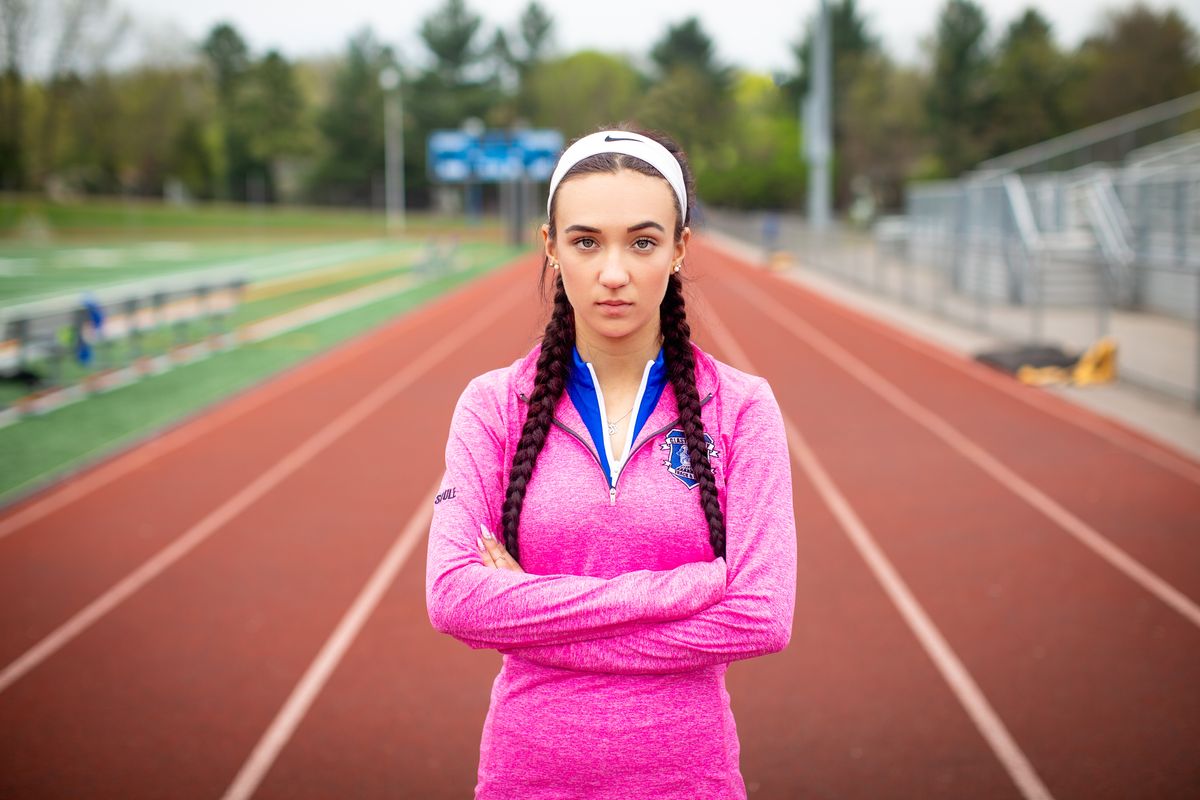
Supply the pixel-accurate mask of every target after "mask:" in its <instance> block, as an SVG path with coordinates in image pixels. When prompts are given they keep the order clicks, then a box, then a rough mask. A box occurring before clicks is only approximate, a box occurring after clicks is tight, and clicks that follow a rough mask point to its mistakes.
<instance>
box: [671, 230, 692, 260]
mask: <svg viewBox="0 0 1200 800" xmlns="http://www.w3.org/2000/svg"><path fill="white" fill-rule="evenodd" d="M691 240H692V229H691V228H688V227H686V226H685V227H684V229H683V231H682V232H681V233H680V234H679V241H678V242H676V243H675V258H674V259H672V261H673V262H674V263H676V264H678V263H679V262H680V261H683V259H684V258H686V257H687V248H688V242H690V241H691Z"/></svg>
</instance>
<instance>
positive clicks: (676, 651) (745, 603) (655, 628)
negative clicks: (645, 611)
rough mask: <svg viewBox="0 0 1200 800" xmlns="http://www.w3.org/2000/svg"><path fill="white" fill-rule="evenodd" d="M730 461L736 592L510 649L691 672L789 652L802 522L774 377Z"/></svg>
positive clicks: (641, 670)
mask: <svg viewBox="0 0 1200 800" xmlns="http://www.w3.org/2000/svg"><path fill="white" fill-rule="evenodd" d="M732 441H733V445H732V446H731V448H730V449H731V450H732V452H731V453H730V455H729V459H728V461H727V463H726V474H725V479H726V509H725V531H726V534H725V539H726V544H725V547H726V558H727V559H728V581H729V583H728V586H727V587H726V590H725V596H724V598H723V599H721V600H720V601H719V602H718V603H716V604H714V605H712V606H709V607H708V608H705V609H703V610H700V611H698V612H697V613H695V614H693V615H691V616H689V617H687V618H685V619H678V620H674V621H668V622H661V623H653V622H648V623H646V624H643V625H640V626H638V627H637V629H636V630H634V631H632V632H628V633H621V634H617V635H610V636H603V637H596V638H592V639H589V640H586V641H577V642H573V643H568V644H560V645H549V646H533V647H515V648H508V649H502V650H501V652H503V653H507V654H510V655H513V656H515V657H518V658H523V659H528V660H530V661H533V662H536V663H539V664H542V665H545V666H552V667H559V668H562V669H572V670H580V671H588V672H609V673H618V674H647V673H668V672H681V671H686V670H692V669H697V668H700V667H705V666H710V665H713V664H719V663H727V662H730V661H735V660H738V659H745V658H754V657H756V656H761V655H766V654H768V653H773V652H776V651H779V650H782V649H783V648H784V647H786V646H787V644H788V642H789V641H790V638H791V629H792V616H793V610H794V606H795V599H796V523H795V517H794V516H793V510H792V481H791V463H790V461H789V457H788V449H787V434H786V432H785V429H784V425H783V417H782V414H781V413H780V411H779V406H778V404H777V403H776V401H775V396H774V394H773V393H772V392H771V389H770V386H769V385H768V384H767V382H766V381H765V380H764V381H763V382H762V383H761V384H760V385H759V386H758V387H757V388H756V390H755V391H754V393H753V395H752V397H751V399H750V400H749V402H748V403H747V405H746V407H745V408H744V409H743V411H742V412H741V414H740V415H739V417H738V422H737V426H736V429H735V434H734V437H733V439H732Z"/></svg>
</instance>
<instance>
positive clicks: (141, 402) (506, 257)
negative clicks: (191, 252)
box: [0, 246, 522, 504]
mask: <svg viewBox="0 0 1200 800" xmlns="http://www.w3.org/2000/svg"><path fill="white" fill-rule="evenodd" d="M520 252H522V249H521V248H513V247H494V246H493V247H488V246H477V247H474V248H470V249H469V250H468V252H467V253H466V254H464V256H463V258H464V260H465V261H466V268H465V269H463V270H461V271H459V272H455V273H450V274H446V275H442V276H440V277H435V278H433V279H432V280H430V281H429V282H427V283H424V284H421V285H418V286H416V287H414V288H412V289H410V290H408V291H405V292H402V293H400V294H398V295H395V296H392V297H388V298H384V299H381V300H379V301H376V302H374V303H371V304H369V305H367V306H363V307H361V308H358V309H355V310H353V311H349V312H346V313H344V314H340V315H338V316H336V317H332V318H330V319H327V320H323V321H320V322H315V323H312V324H311V325H307V326H305V327H303V328H298V329H296V330H294V331H291V332H289V333H286V334H282V335H280V336H277V337H275V338H272V339H267V340H264V341H262V342H258V343H254V344H248V345H244V346H242V347H239V348H237V349H235V350H231V351H228V352H225V353H218V354H215V355H213V356H210V357H208V358H206V359H204V360H202V361H198V362H195V363H192V364H187V365H184V366H180V367H176V368H175V369H173V370H171V371H170V372H167V373H164V374H162V375H155V376H150V377H146V378H143V379H142V380H140V381H138V382H136V383H133V384H131V385H128V386H125V387H122V388H119V389H115V390H113V391H111V392H106V393H103V394H99V395H92V396H90V397H88V398H87V399H86V400H83V401H81V402H78V403H74V404H72V405H68V406H64V407H63V408H60V409H57V410H55V411H52V412H50V413H48V414H45V415H42V416H34V417H26V418H24V419H22V420H21V421H19V422H17V423H15V424H13V425H10V426H8V427H7V428H3V429H0V451H2V452H4V453H5V454H6V458H4V459H3V460H0V504H2V503H5V502H8V501H11V500H13V499H15V498H16V497H18V496H20V495H21V494H24V493H25V492H26V491H29V490H31V489H32V488H33V487H36V486H38V485H41V484H43V483H45V482H47V481H49V480H51V479H53V478H54V477H55V476H61V475H63V474H64V473H67V472H70V471H73V470H74V469H77V468H79V467H81V466H83V465H86V464H87V463H90V462H92V461H94V460H96V459H97V458H100V457H102V456H103V455H104V454H106V453H109V452H112V451H113V450H115V449H119V448H121V447H123V446H126V445H128V444H130V443H132V442H134V441H137V440H139V439H141V438H143V437H145V436H147V435H149V434H151V433H153V432H154V431H156V430H159V429H162V428H163V427H164V426H167V425H170V424H171V423H173V422H175V421H177V420H179V419H181V418H183V417H186V416H188V415H190V414H193V413H196V412H197V411H199V410H201V409H203V408H205V407H206V406H209V405H211V404H213V403H215V402H217V401H219V400H221V399H223V398H225V397H228V396H229V395H231V394H233V393H235V392H238V391H241V390H243V389H245V388H247V387H249V386H252V385H253V384H255V383H258V382H260V381H262V380H264V379H266V378H268V377H269V376H271V375H273V374H275V373H278V372H279V371H280V370H283V369H286V368H288V367H290V366H292V365H294V364H297V363H298V362H300V361H302V360H304V359H306V358H311V357H312V356H314V355H316V354H318V353H320V352H322V351H324V350H326V349H328V348H329V347H331V346H333V345H335V344H338V343H339V342H342V341H345V340H347V339H349V338H351V337H354V336H358V335H361V334H363V333H365V332H366V331H368V330H370V329H372V328H374V327H377V326H379V325H382V324H386V323H387V322H389V321H390V320H392V319H394V318H395V317H396V316H397V315H401V314H404V313H406V312H408V311H410V310H412V309H413V308H415V307H416V306H418V305H420V304H422V303H424V302H426V301H428V300H430V299H432V298H435V297H437V296H438V295H440V294H442V293H443V292H445V291H447V290H449V289H451V288H453V287H455V286H458V285H460V284H462V283H464V282H466V281H469V280H471V279H472V278H474V277H477V276H478V275H480V274H483V273H485V272H487V271H488V270H490V269H493V268H495V267H497V266H499V265H500V264H503V263H506V262H508V261H510V260H511V259H512V258H514V257H515V256H516V255H518V254H519V253H520ZM380 277H382V275H376V276H375V277H374V280H378V279H379V278H380ZM360 280H361V281H366V280H367V277H360V278H352V279H348V280H347V281H346V282H343V283H341V284H336V285H335V286H336V289H337V291H345V290H347V289H348V288H353V287H354V286H356V285H360V284H359V283H358V282H359V281H360ZM327 288H328V290H329V293H336V292H334V286H333V285H331V286H330V287H327ZM316 296H317V295H314V294H312V293H311V290H307V289H306V290H304V293H302V294H298V295H297V296H295V297H292V298H286V296H277V297H274V298H271V301H270V303H269V304H268V305H262V306H260V307H259V309H258V311H261V312H262V313H263V315H268V312H269V313H276V312H278V311H280V310H282V309H285V308H286V307H287V306H288V304H289V303H295V304H297V305H299V304H303V303H304V302H311V301H312V300H313V299H314V298H315V297H316ZM263 302H264V303H266V302H267V301H263ZM245 313H246V314H251V315H252V314H253V313H254V312H253V311H252V310H251V309H246V311H245Z"/></svg>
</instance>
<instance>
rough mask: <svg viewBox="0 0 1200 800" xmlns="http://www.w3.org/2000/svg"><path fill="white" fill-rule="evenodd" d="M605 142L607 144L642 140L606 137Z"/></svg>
mask: <svg viewBox="0 0 1200 800" xmlns="http://www.w3.org/2000/svg"><path fill="white" fill-rule="evenodd" d="M604 141H606V142H640V141H642V140H641V139H625V138H623V137H620V136H605V137H604Z"/></svg>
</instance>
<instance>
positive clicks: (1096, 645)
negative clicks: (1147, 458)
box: [709, 257, 1200, 800]
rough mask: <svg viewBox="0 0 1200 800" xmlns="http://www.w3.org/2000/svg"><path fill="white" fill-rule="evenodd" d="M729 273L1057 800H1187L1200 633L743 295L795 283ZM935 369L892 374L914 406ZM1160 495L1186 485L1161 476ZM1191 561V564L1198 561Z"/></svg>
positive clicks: (824, 435) (801, 417)
mask: <svg viewBox="0 0 1200 800" xmlns="http://www.w3.org/2000/svg"><path fill="white" fill-rule="evenodd" d="M713 260H714V262H715V263H716V264H720V265H722V267H723V268H724V269H723V271H722V272H719V273H714V274H719V275H720V276H721V277H720V278H719V279H718V280H714V281H713V282H714V284H715V286H714V288H715V289H717V291H714V292H712V293H711V294H710V295H709V296H710V297H711V298H713V302H714V305H715V307H716V308H717V309H718V311H719V312H720V313H721V314H722V316H728V317H730V318H731V319H736V318H740V319H741V320H743V321H744V325H745V326H746V327H751V326H753V328H754V329H756V331H757V333H758V336H757V345H751V344H747V350H748V351H749V352H750V353H751V356H752V358H754V359H755V361H756V363H759V362H761V368H762V369H763V371H764V374H767V375H768V376H769V375H772V374H775V375H781V376H782V375H788V374H789V370H790V374H791V375H793V376H798V375H803V376H805V378H806V379H807V380H806V383H807V386H808V387H809V388H805V387H803V386H798V385H797V381H796V380H795V379H794V378H792V379H790V380H788V381H786V382H785V383H784V384H783V385H781V386H776V393H777V396H779V398H780V401H781V404H783V407H784V411H785V413H787V414H789V415H791V416H792V418H793V419H794V420H795V421H796V423H797V424H798V425H799V426H800V427H801V428H802V429H803V430H804V432H805V435H806V436H809V437H810V439H811V440H812V443H813V445H814V447H815V448H816V450H817V451H818V453H819V454H820V456H821V458H822V459H823V460H824V461H825V462H826V466H827V467H828V468H829V470H830V472H831V473H832V474H833V475H834V477H835V480H837V481H838V482H839V485H842V486H843V487H844V490H845V491H846V492H847V494H848V495H849V496H850V498H851V501H852V502H853V503H855V505H856V507H857V508H858V510H859V513H860V514H861V516H863V518H864V520H865V521H866V522H867V524H868V525H869V527H870V528H871V529H872V530H873V531H875V532H876V535H877V537H878V538H879V539H880V541H881V543H882V545H883V546H884V548H885V550H886V552H887V553H888V555H889V556H890V557H891V558H892V560H893V561H894V563H896V565H897V566H898V567H899V569H900V571H901V573H902V574H903V575H904V577H905V579H906V580H907V581H908V582H909V584H910V586H912V587H913V588H914V590H915V591H916V592H917V594H918V596H919V598H920V600H921V601H922V603H924V604H925V605H926V608H927V609H928V610H929V611H930V612H931V614H932V615H933V617H934V619H935V621H936V622H937V624H938V625H939V626H940V627H942V629H943V631H944V632H945V633H946V634H947V636H948V638H949V639H950V641H951V643H952V645H953V646H954V647H955V648H956V650H958V651H959V653H960V655H961V656H962V658H963V660H964V662H965V663H966V664H967V666H968V668H969V669H970V671H971V672H972V674H973V675H974V676H975V677H976V679H977V680H978V682H979V683H980V685H981V686H982V687H983V688H984V691H985V694H986V695H987V696H988V697H989V699H991V700H992V702H993V705H994V706H995V707H996V708H997V709H998V710H999V711H1000V713H1001V715H1002V716H1003V717H1004V718H1005V720H1006V721H1007V722H1008V724H1009V727H1010V729H1011V730H1012V731H1013V733H1014V735H1016V737H1017V740H1018V742H1019V743H1020V744H1021V746H1022V747H1023V748H1024V749H1025V750H1026V752H1027V753H1028V754H1029V755H1030V756H1031V758H1033V760H1034V765H1035V767H1036V768H1037V769H1038V771H1039V773H1040V774H1042V775H1043V777H1044V778H1045V779H1046V780H1047V783H1048V785H1049V787H1050V789H1051V790H1052V791H1053V792H1054V795H1055V796H1056V797H1059V798H1060V800H1061V798H1065V797H1089V798H1090V797H1131V796H1145V795H1146V794H1147V793H1150V794H1153V795H1154V796H1166V797H1170V796H1179V797H1186V796H1188V795H1187V792H1188V787H1194V786H1195V785H1196V779H1197V778H1198V777H1200V776H1198V774H1197V770H1196V768H1195V766H1194V764H1196V763H1200V758H1198V756H1200V747H1198V746H1197V744H1196V742H1198V741H1200V690H1198V688H1197V685H1196V682H1195V680H1194V678H1195V675H1196V674H1198V672H1197V670H1198V668H1200V636H1197V635H1196V631H1195V629H1194V628H1193V627H1191V626H1190V625H1189V624H1188V623H1187V622H1186V621H1185V620H1184V618H1183V617H1181V616H1179V615H1177V614H1175V613H1174V612H1173V611H1171V610H1169V609H1167V607H1166V606H1164V605H1162V604H1161V603H1160V602H1158V601H1157V600H1156V599H1154V598H1152V597H1150V596H1149V595H1147V594H1145V592H1144V591H1143V590H1141V589H1140V588H1139V587H1137V586H1135V585H1134V584H1132V582H1130V581H1128V580H1127V579H1125V578H1124V577H1123V576H1121V575H1120V574H1119V573H1116V572H1115V571H1113V570H1112V569H1111V568H1109V567H1108V565H1107V564H1105V563H1104V562H1101V561H1099V559H1097V558H1095V556H1093V555H1092V554H1091V553H1089V552H1087V551H1085V550H1083V548H1080V547H1079V546H1078V545H1077V543H1075V542H1073V541H1072V540H1070V539H1069V538H1068V537H1066V536H1065V535H1064V534H1063V533H1062V531H1061V530H1056V529H1055V526H1053V525H1052V524H1049V523H1048V521H1047V520H1046V518H1045V517H1044V516H1041V515H1040V514H1037V513H1036V512H1033V511H1032V509H1031V508H1030V507H1029V506H1027V505H1025V504H1023V503H1020V502H1019V501H1017V502H1014V497H1013V496H1012V495H1011V494H1009V493H1007V492H1006V490H1004V489H1003V488H1001V487H999V485H998V484H996V483H995V482H994V481H992V480H991V479H989V478H988V477H987V476H986V475H984V474H982V473H980V472H979V471H978V470H977V469H976V468H975V467H973V466H972V465H970V464H969V463H967V462H964V461H963V460H962V459H961V457H959V456H957V455H956V454H955V453H953V452H952V451H949V450H948V448H946V447H945V445H944V444H942V443H941V442H940V441H938V440H936V439H935V438H934V437H932V436H931V435H930V434H929V432H928V431H926V430H924V429H922V428H920V427H919V426H917V425H915V424H914V423H913V422H912V421H911V420H910V419H908V418H907V417H904V416H903V415H900V414H898V413H897V412H896V411H895V409H893V408H891V407H890V406H888V405H887V404H885V403H883V402H882V401H881V400H879V399H878V398H877V397H872V396H871V395H870V393H868V392H864V391H862V385H861V384H857V382H856V381H853V380H852V379H851V378H849V377H848V376H847V375H846V373H844V372H842V371H841V370H840V369H838V368H837V367H836V366H834V365H832V364H831V363H830V362H829V361H828V360H827V359H825V358H824V357H822V356H820V355H818V354H816V353H815V352H813V351H812V350H811V348H810V347H809V346H808V345H807V344H805V343H804V342H801V341H799V340H797V339H796V337H795V336H792V335H790V334H789V333H788V332H787V331H786V330H785V329H783V328H781V327H779V326H778V325H777V324H776V323H775V322H773V321H772V320H770V319H768V318H766V317H765V316H764V314H763V313H762V311H761V309H759V308H757V307H755V306H754V305H752V304H750V303H748V302H747V301H746V299H745V298H744V297H743V296H742V295H741V294H740V293H738V292H736V291H735V290H734V289H733V288H732V286H731V285H730V282H732V281H734V280H754V281H756V282H760V283H762V284H763V285H767V286H772V285H773V283H775V282H778V283H782V282H781V281H778V279H773V278H771V276H764V275H752V274H750V273H749V270H747V269H745V268H744V267H741V266H739V265H737V264H734V263H730V260H729V259H726V258H719V257H714V259H713ZM763 278H766V279H767V280H762V279H763ZM772 296H773V297H774V298H776V299H785V298H791V302H790V303H789V305H792V307H793V308H798V309H800V310H802V311H803V312H804V313H805V314H806V316H807V318H808V319H809V321H810V323H814V322H815V320H816V318H817V316H816V315H808V307H807V305H803V304H801V303H800V302H799V301H798V300H796V299H795V296H794V295H789V294H788V293H786V292H785V291H784V290H783V288H772ZM730 324H731V326H732V325H734V323H733V322H732V321H731V322H730ZM843 324H846V323H843ZM826 333H827V334H828V333H829V331H826ZM838 341H839V342H841V339H840V338H839V339H838ZM882 341H883V340H881V342H882ZM880 348H881V349H884V347H883V344H882V343H881V344H880ZM863 349H864V350H867V349H868V348H867V347H865V346H864V348H863ZM886 352H887V354H888V355H889V356H894V355H895V354H896V353H897V352H898V351H896V349H895V348H886ZM856 355H859V354H858V353H856ZM860 357H861V356H860ZM909 360H913V359H912V357H911V354H910V355H909ZM927 366H928V365H914V366H913V367H912V369H911V370H910V369H909V368H908V365H907V363H892V372H893V375H892V376H891V378H892V379H893V380H894V381H895V382H896V383H898V384H899V385H900V386H901V388H902V389H903V390H905V391H910V389H912V386H913V384H914V382H915V381H918V380H922V379H924V373H923V372H922V367H927ZM856 384H857V385H858V387H859V388H858V389H857V390H856V389H855V388H854V387H855V385H856ZM942 385H945V384H942ZM943 402H947V401H945V398H943ZM951 404H953V403H951ZM970 405H971V406H972V408H973V409H974V412H973V413H974V414H975V415H977V416H985V414H986V412H987V410H988V409H989V408H992V409H993V411H994V409H995V406H996V405H998V404H994V403H992V402H991V400H990V398H989V397H988V396H987V394H986V393H983V394H981V393H979V392H978V391H976V392H975V395H974V396H972V397H971V401H970ZM999 405H1001V412H1002V413H1003V414H1006V415H1007V414H1009V413H1010V412H1011V409H1010V408H1005V407H1003V404H999ZM1025 413H1026V414H1027V415H1028V414H1029V410H1028V409H1027V410H1026V411H1025ZM1006 418H1008V420H1009V424H1011V425H1014V426H1019V425H1021V424H1022V420H1021V419H1020V418H1011V417H1006ZM1040 422H1041V420H1037V421H1036V423H1035V424H1040ZM1018 435H1020V434H1018ZM875 454H878V457H876V456H875ZM1056 454H1057V455H1058V457H1059V460H1060V468H1062V467H1063V465H1064V464H1065V465H1070V464H1071V463H1073V462H1072V461H1071V458H1072V454H1073V456H1074V457H1076V458H1084V459H1086V458H1087V454H1086V453H1083V454H1081V453H1080V452H1079V451H1078V450H1072V451H1068V453H1067V454H1062V453H1059V452H1058V451H1056ZM1125 457H1126V458H1127V459H1130V460H1134V459H1133V457H1132V456H1131V455H1130V454H1125ZM900 459H903V462H902V465H900ZM1160 478H1161V479H1162V480H1164V481H1171V480H1175V479H1177V476H1173V475H1170V474H1168V473H1167V472H1166V471H1165V470H1162V471H1160ZM1143 502H1149V501H1147V500H1145V499H1143ZM1189 546H1190V542H1182V543H1181V546H1180V548H1179V549H1180V550H1182V551H1183V553H1184V554H1186V553H1187V551H1188V548H1189ZM1164 731H1171V734H1172V735H1170V736H1166V735H1164V734H1163V732H1164Z"/></svg>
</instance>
